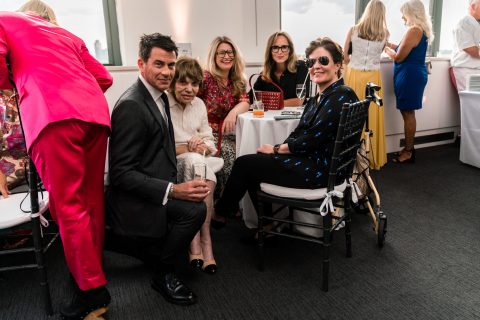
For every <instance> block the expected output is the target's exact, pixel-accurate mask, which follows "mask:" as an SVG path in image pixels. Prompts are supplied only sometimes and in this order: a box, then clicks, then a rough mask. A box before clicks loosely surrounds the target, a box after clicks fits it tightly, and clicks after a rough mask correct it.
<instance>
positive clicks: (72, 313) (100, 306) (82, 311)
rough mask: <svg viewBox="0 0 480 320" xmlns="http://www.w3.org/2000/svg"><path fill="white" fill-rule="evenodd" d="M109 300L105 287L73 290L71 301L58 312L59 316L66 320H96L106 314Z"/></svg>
mask: <svg viewBox="0 0 480 320" xmlns="http://www.w3.org/2000/svg"><path fill="white" fill-rule="evenodd" d="M110 300H111V297H110V293H109V292H108V290H107V288H105V286H102V287H98V288H95V289H91V290H86V291H81V290H78V291H77V290H75V293H74V296H73V299H72V301H71V302H70V304H68V305H66V306H64V307H63V308H62V309H61V310H60V314H61V316H62V319H66V320H82V319H85V318H86V317H91V318H90V319H96V317H99V316H101V315H102V314H104V313H105V312H107V310H108V308H107V306H108V304H109V303H110Z"/></svg>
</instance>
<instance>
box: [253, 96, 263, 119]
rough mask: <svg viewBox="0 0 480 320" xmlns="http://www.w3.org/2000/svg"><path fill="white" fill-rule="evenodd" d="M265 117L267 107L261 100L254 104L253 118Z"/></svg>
mask: <svg viewBox="0 0 480 320" xmlns="http://www.w3.org/2000/svg"><path fill="white" fill-rule="evenodd" d="M264 115H265V106H264V104H263V102H262V101H261V100H257V101H255V102H254V103H253V117H254V118H262V117H263V116H264Z"/></svg>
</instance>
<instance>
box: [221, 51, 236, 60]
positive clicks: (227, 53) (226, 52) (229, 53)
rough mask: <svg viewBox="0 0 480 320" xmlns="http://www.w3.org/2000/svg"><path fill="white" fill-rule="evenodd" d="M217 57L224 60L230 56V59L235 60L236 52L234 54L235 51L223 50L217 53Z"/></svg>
mask: <svg viewBox="0 0 480 320" xmlns="http://www.w3.org/2000/svg"><path fill="white" fill-rule="evenodd" d="M217 55H218V56H219V57H220V58H224V57H225V56H227V55H228V56H229V57H230V58H233V57H235V52H233V50H222V51H218V52H217Z"/></svg>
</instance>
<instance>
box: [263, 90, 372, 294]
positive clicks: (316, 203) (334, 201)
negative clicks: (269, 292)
mask: <svg viewBox="0 0 480 320" xmlns="http://www.w3.org/2000/svg"><path fill="white" fill-rule="evenodd" d="M370 86H372V88H373V89H370V91H372V92H371V94H370V95H367V98H366V99H365V100H363V101H359V102H356V103H352V104H348V103H347V104H344V105H343V108H342V113H341V118H340V124H339V126H338V130H337V136H336V140H335V147H334V152H333V156H332V160H331V165H330V170H329V179H328V187H327V188H321V189H314V190H312V189H294V188H286V187H281V186H276V185H272V184H266V183H262V184H261V185H260V189H261V190H260V191H259V192H258V206H259V210H258V211H259V213H258V214H259V219H258V230H259V233H258V235H259V241H258V250H259V264H258V266H259V269H260V270H263V269H264V259H263V251H264V239H265V235H266V234H274V235H277V236H285V237H289V238H294V239H300V240H306V241H311V242H315V243H319V244H321V245H322V247H323V263H322V273H323V274H322V289H323V291H328V273H329V262H330V256H329V249H330V245H331V240H332V237H331V234H332V232H333V231H334V230H336V229H338V228H339V227H340V226H341V225H343V223H344V224H345V238H346V255H347V257H351V255H352V248H351V234H350V222H351V218H350V211H351V205H350V200H351V196H352V192H351V189H352V186H354V184H353V182H352V180H351V176H352V171H353V165H354V163H355V161H356V154H357V149H358V147H359V145H360V136H361V133H362V129H363V127H364V125H365V120H366V118H367V114H368V107H369V105H370V102H371V101H373V100H375V99H378V97H377V96H376V95H375V94H374V91H375V90H377V91H378V90H379V89H380V88H379V87H378V86H375V85H373V84H371V85H370ZM370 91H369V92H370ZM342 198H343V199H342ZM342 203H343V204H342ZM272 204H279V205H281V206H286V207H288V208H289V213H290V214H289V217H288V218H277V217H274V216H273V214H272ZM339 206H343V207H344V211H345V213H344V215H343V216H341V217H340V216H339V217H335V223H332V214H333V213H334V211H335V207H339ZM319 208H320V209H319ZM294 209H296V210H297V211H296V213H299V212H300V213H301V212H308V213H310V214H315V215H320V216H322V217H323V218H322V219H319V222H323V223H311V222H302V221H299V220H298V219H293V210H294ZM322 220H323V221H322ZM265 221H273V222H275V221H276V222H277V223H278V222H279V223H286V224H288V225H289V226H290V227H292V226H300V227H310V228H314V229H320V230H323V237H322V238H318V237H314V236H311V235H305V234H302V235H300V234H295V233H293V232H284V231H278V230H277V229H275V228H273V229H270V228H266V227H265ZM291 229H292V228H290V230H291Z"/></svg>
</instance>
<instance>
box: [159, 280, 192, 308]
mask: <svg viewBox="0 0 480 320" xmlns="http://www.w3.org/2000/svg"><path fill="white" fill-rule="evenodd" d="M152 288H153V289H155V291H157V292H159V293H160V294H161V295H163V297H164V298H165V299H166V300H167V301H168V302H171V303H174V304H179V305H191V304H194V303H195V302H197V296H196V295H195V294H194V293H193V292H192V290H190V289H189V288H188V287H187V286H186V285H184V284H183V283H182V281H180V280H179V279H178V278H177V276H176V275H175V274H174V273H167V274H165V275H164V276H158V275H157V276H155V277H154V278H153V281H152Z"/></svg>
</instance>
